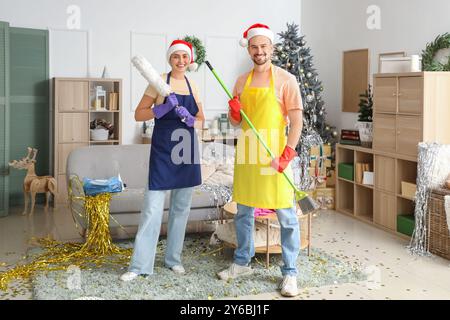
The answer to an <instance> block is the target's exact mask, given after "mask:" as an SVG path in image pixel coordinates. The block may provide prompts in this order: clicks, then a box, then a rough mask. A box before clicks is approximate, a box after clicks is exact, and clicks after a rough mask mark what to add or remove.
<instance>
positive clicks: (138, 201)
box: [110, 188, 214, 213]
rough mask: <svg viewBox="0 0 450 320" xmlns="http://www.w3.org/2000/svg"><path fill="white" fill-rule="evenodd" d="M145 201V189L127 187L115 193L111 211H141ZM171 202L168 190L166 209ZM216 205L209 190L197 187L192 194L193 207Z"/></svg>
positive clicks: (165, 201) (165, 202)
mask: <svg viewBox="0 0 450 320" xmlns="http://www.w3.org/2000/svg"><path fill="white" fill-rule="evenodd" d="M143 202H144V189H143V188H142V189H130V188H127V189H125V190H124V191H123V192H121V193H117V194H114V195H113V196H112V199H111V203H110V212H111V213H126V212H140V211H141V209H142V204H143ZM169 204H170V192H169V191H168V192H166V198H165V200H164V209H165V210H168V209H169ZM213 206H214V199H213V198H212V195H211V194H210V193H209V192H205V191H202V190H200V188H195V190H194V193H193V195H192V205H191V209H197V208H210V207H213Z"/></svg>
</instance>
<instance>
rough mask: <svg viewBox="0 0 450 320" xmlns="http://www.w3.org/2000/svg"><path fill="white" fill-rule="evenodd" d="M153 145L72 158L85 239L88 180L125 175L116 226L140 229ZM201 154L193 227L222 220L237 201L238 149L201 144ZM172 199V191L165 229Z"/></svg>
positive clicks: (75, 207)
mask: <svg viewBox="0 0 450 320" xmlns="http://www.w3.org/2000/svg"><path fill="white" fill-rule="evenodd" d="M150 146H151V145H149V144H135V145H113V146H111V145H108V146H105V145H98V146H88V147H81V148H78V149H75V150H73V151H72V152H71V153H70V154H69V156H68V159H67V167H66V179H67V183H68V186H69V188H68V189H69V191H68V192H69V205H70V208H71V211H72V215H73V217H74V219H75V221H76V223H77V224H78V225H79V226H80V227H81V233H82V234H83V235H85V231H86V225H87V224H86V219H85V212H84V201H83V200H82V198H83V197H82V196H84V191H83V188H82V184H81V181H83V178H85V177H87V178H91V179H108V178H111V177H113V176H118V175H119V174H120V177H121V179H122V181H123V183H124V185H125V189H124V190H123V191H122V192H120V193H114V194H113V196H112V198H111V202H110V217H111V218H110V222H109V224H110V227H111V228H112V227H130V226H135V227H136V226H138V225H139V217H140V211H141V207H142V204H143V199H144V191H145V190H146V188H147V186H148V164H149V158H150ZM200 152H201V171H202V185H201V186H198V187H195V190H194V195H193V199H192V206H191V211H190V214H189V222H188V223H191V222H199V221H214V220H218V219H219V218H220V208H221V206H223V205H224V204H225V203H226V202H227V201H229V197H230V196H231V187H232V182H233V163H234V147H233V146H229V145H226V144H222V143H215V142H210V143H200ZM80 196H81V197H80ZM77 197H79V198H77ZM169 199H170V192H167V194H166V199H165V204H164V216H163V224H165V223H166V222H167V218H168V208H169Z"/></svg>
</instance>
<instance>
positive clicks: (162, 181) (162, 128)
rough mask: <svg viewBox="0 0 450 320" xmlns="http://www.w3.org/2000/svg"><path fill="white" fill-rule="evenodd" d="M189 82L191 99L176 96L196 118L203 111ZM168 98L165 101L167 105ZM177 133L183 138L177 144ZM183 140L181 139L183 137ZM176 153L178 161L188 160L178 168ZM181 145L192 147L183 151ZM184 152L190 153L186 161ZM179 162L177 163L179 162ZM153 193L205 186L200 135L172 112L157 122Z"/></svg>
mask: <svg viewBox="0 0 450 320" xmlns="http://www.w3.org/2000/svg"><path fill="white" fill-rule="evenodd" d="M170 75H171V72H169V74H168V75H167V84H168V85H169V86H170ZM184 78H185V79H186V83H187V86H188V88H189V95H180V94H175V95H176V97H177V99H178V103H179V105H180V106H184V107H185V108H186V109H187V110H188V111H189V113H190V114H192V115H193V116H195V115H196V114H197V113H198V111H199V109H198V106H197V103H196V102H195V99H194V95H193V94H192V88H191V85H190V84H189V80H188V79H187V78H186V77H184ZM166 100H167V98H166V99H165V100H164V103H165V102H166ZM177 129H183V130H179V131H180V132H181V133H182V134H180V135H175V136H174V138H176V139H177V141H172V133H173V132H174V131H175V130H177ZM180 136H181V137H180ZM176 145H179V146H178V147H177V149H176V152H175V153H176V157H177V158H178V159H186V161H185V160H183V161H182V162H181V163H179V164H176V163H174V161H172V158H171V155H172V149H173V148H174V147H175V146H176ZM181 145H185V146H187V147H188V146H190V150H186V149H187V148H181V147H180V146H181ZM184 152H187V154H186V156H185V157H184ZM175 162H177V161H175ZM148 175H149V177H148V181H149V183H148V184H149V190H172V189H181V188H189V187H195V186H198V185H200V184H201V183H202V177H201V170H200V158H199V150H198V141H197V134H196V132H195V129H194V128H190V127H188V126H187V125H186V124H185V123H184V122H182V121H181V119H180V118H179V117H178V116H177V114H176V113H175V109H172V110H171V111H170V112H168V113H167V114H166V115H165V116H163V117H162V118H160V119H155V127H154V130H153V135H152V147H151V152H150V168H149V170H148Z"/></svg>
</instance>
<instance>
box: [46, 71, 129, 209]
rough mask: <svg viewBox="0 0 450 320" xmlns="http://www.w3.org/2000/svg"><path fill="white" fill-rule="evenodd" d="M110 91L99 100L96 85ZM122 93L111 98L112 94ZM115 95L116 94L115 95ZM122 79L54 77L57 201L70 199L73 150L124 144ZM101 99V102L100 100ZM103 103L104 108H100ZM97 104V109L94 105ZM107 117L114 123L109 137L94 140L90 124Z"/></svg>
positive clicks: (54, 144)
mask: <svg viewBox="0 0 450 320" xmlns="http://www.w3.org/2000/svg"><path fill="white" fill-rule="evenodd" d="M97 86H101V87H102V88H103V89H104V91H105V92H106V96H105V98H104V99H103V98H101V99H96V98H97V97H96V87H97ZM113 92H115V93H116V94H118V99H116V98H117V95H115V96H114V97H113V98H114V100H116V101H117V103H113V102H112V101H110V100H109V98H110V96H109V93H113ZM111 97H112V95H111ZM121 98H122V80H120V79H103V78H102V79H97V78H95V79H92V78H54V79H53V101H54V106H53V112H54V119H53V121H54V123H53V127H54V134H53V147H54V150H53V151H54V161H53V174H54V176H55V177H57V181H58V193H57V196H56V202H57V203H63V202H66V201H67V184H66V162H67V157H68V156H69V154H70V152H72V151H73V150H75V149H76V148H80V147H84V146H89V145H94V144H95V145H98V144H120V143H121V136H122V132H121V131H122V129H121V123H122V104H121ZM96 100H97V101H96ZM99 103H101V104H102V105H101V107H102V108H98V105H99ZM94 106H95V108H94ZM95 119H103V120H105V121H107V122H109V123H111V124H112V125H113V126H114V132H113V133H112V134H111V135H110V136H109V137H108V139H107V140H92V139H91V134H90V124H91V123H92V122H93V121H94V120H95Z"/></svg>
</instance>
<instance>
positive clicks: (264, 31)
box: [239, 23, 274, 48]
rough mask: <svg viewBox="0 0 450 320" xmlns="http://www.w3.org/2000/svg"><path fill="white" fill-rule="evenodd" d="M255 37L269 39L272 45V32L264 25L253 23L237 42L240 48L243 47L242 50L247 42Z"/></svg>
mask: <svg viewBox="0 0 450 320" xmlns="http://www.w3.org/2000/svg"><path fill="white" fill-rule="evenodd" d="M255 36H265V37H267V38H269V39H270V41H272V43H273V40H274V34H273V32H272V30H270V29H269V27H268V26H266V25H265V24H261V23H255V24H254V25H252V26H251V27H250V28H248V29H247V30H245V32H244V35H243V38H242V39H241V40H239V44H240V45H241V47H244V48H245V47H248V42H249V41H250V39H251V38H253V37H255Z"/></svg>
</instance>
